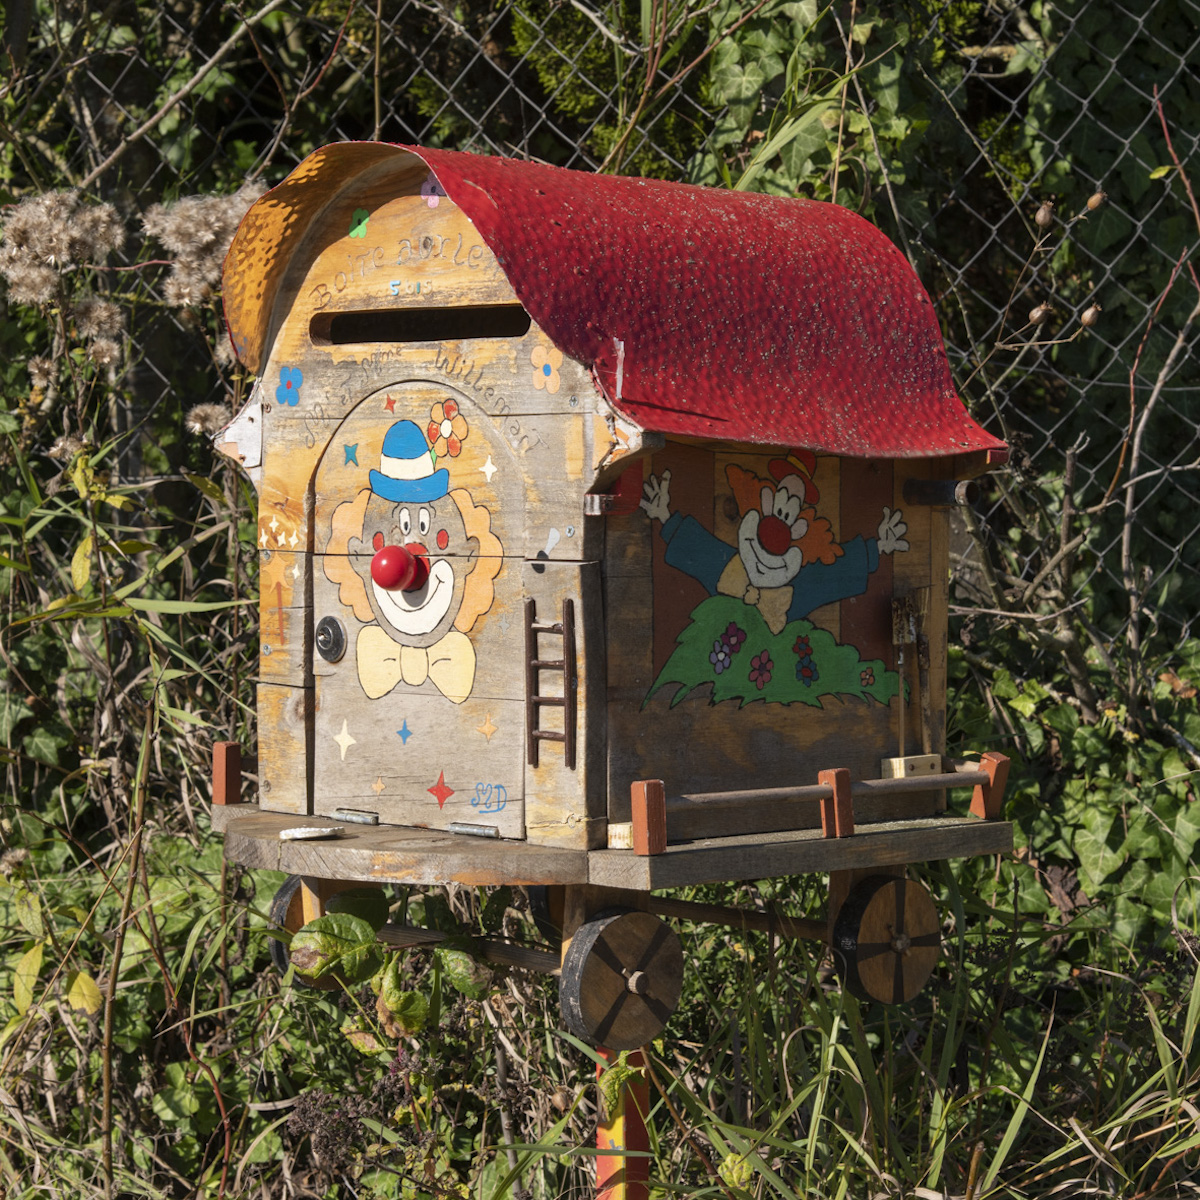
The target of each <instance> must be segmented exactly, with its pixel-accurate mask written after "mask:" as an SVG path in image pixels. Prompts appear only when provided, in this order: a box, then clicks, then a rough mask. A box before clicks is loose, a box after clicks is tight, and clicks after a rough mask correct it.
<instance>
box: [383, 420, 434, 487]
mask: <svg viewBox="0 0 1200 1200" xmlns="http://www.w3.org/2000/svg"><path fill="white" fill-rule="evenodd" d="M433 462H434V459H433V451H431V450H430V449H429V443H428V442H427V441H426V440H425V435H424V434H423V433H422V432H421V430H420V429H419V428H418V427H417V425H416V424H415V423H414V422H412V421H397V422H396V423H395V425H393V426H392V427H391V429H389V430H388V431H387V433H386V434H384V438H383V453H382V454H381V455H380V458H379V470H378V471H372V472H371V474H370V479H371V491H373V492H374V493H375V495H377V496H382V497H383V498H384V499H385V500H392V501H403V500H406V501H408V502H409V503H410V504H424V503H428V502H429V501H430V500H440V499H441V498H442V497H443V496H444V495H446V493H447V492H448V491H449V490H450V472H449V471H447V470H446V468H445V467H439V468H438V469H437V470H436V471H435V470H434V469H433Z"/></svg>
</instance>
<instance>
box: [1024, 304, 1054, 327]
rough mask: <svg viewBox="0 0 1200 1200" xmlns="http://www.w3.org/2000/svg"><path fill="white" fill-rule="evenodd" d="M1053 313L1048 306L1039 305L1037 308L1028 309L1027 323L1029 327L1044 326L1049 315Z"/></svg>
mask: <svg viewBox="0 0 1200 1200" xmlns="http://www.w3.org/2000/svg"><path fill="white" fill-rule="evenodd" d="M1053 311H1054V309H1052V308H1051V307H1050V305H1049V304H1045V303H1042V304H1039V305H1038V306H1037V308H1034V309H1030V312H1029V323H1030V325H1045V323H1046V322H1047V321H1048V320H1050V314H1051V313H1052V312H1053Z"/></svg>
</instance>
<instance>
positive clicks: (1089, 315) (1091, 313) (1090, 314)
mask: <svg viewBox="0 0 1200 1200" xmlns="http://www.w3.org/2000/svg"><path fill="white" fill-rule="evenodd" d="M1099 320H1100V305H1098V304H1092V305H1090V306H1089V307H1087V308H1085V309H1084V310H1083V316H1081V317H1080V318H1079V323H1080V325H1082V326H1083V327H1084V329H1091V327H1092V326H1093V325H1095V324H1096V322H1097V321H1099Z"/></svg>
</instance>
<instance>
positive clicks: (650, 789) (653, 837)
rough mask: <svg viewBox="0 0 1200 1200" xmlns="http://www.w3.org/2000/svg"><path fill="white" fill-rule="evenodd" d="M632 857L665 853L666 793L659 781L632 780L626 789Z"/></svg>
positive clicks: (661, 782)
mask: <svg viewBox="0 0 1200 1200" xmlns="http://www.w3.org/2000/svg"><path fill="white" fill-rule="evenodd" d="M629 802H630V808H631V809H632V820H633V852H634V854H662V853H664V852H665V851H666V849H667V793H666V789H665V788H664V787H663V781H662V780H661V779H635V780H634V781H633V783H632V784H631V785H630V788H629Z"/></svg>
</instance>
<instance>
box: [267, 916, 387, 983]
mask: <svg viewBox="0 0 1200 1200" xmlns="http://www.w3.org/2000/svg"><path fill="white" fill-rule="evenodd" d="M289 954H290V957H291V961H292V965H293V966H294V967H295V968H296V970H297V971H299V972H300V974H301V975H307V976H309V977H310V978H311V979H320V978H322V976H325V975H328V974H330V973H331V972H336V973H337V974H338V975H339V976H340V977H341V978H342V979H344V980H345V981H346V982H347V983H361V982H362V981H363V980H365V979H369V978H370V977H371V976H372V975H374V974H375V972H376V971H377V970H378V969H379V966H380V962H381V958H382V951H381V950H380V948H379V944H378V943H377V942H376V940H375V930H374V929H373V928H372V926H371V923H370V922H369V921H364V920H363V919H362V917H356V916H352V915H351V914H350V913H326V915H325V916H323V917H318V918H317V919H316V920H315V921H309V922H308V924H307V925H305V926H304V928H303V929H301V930H299V931H298V932H297V933H296V935H295V937H293V938H292V942H291V948H290V951H289Z"/></svg>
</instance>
